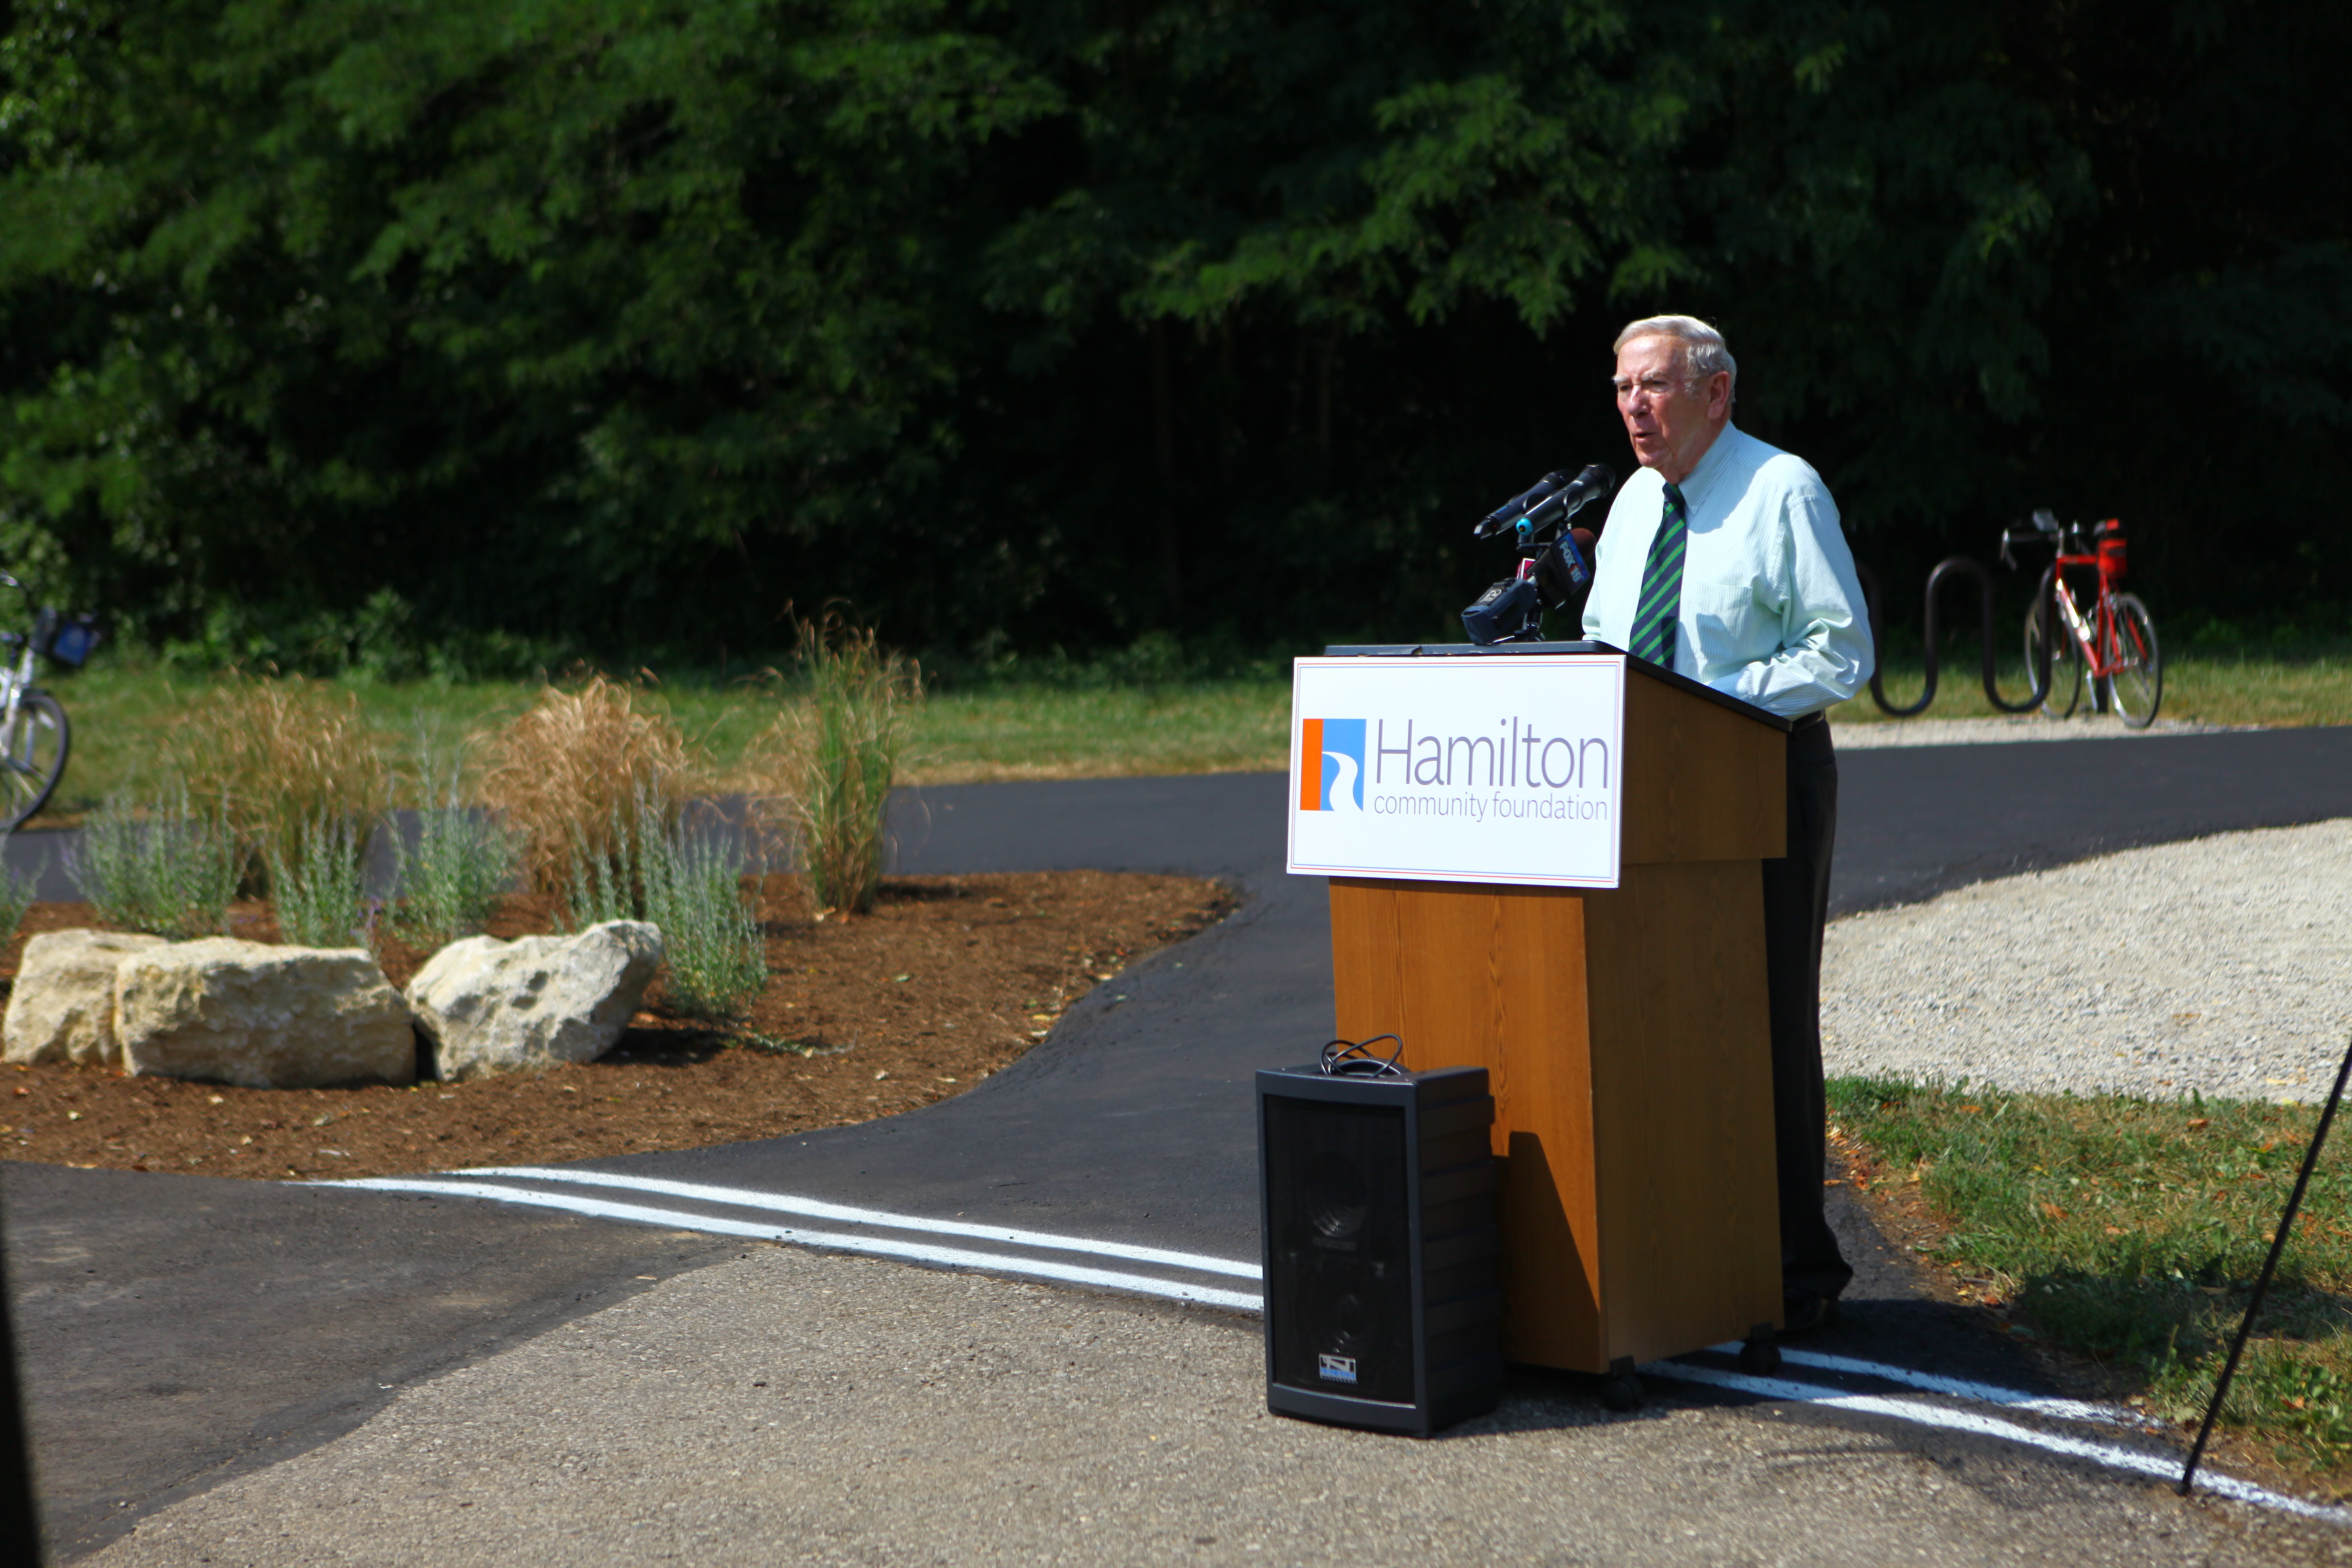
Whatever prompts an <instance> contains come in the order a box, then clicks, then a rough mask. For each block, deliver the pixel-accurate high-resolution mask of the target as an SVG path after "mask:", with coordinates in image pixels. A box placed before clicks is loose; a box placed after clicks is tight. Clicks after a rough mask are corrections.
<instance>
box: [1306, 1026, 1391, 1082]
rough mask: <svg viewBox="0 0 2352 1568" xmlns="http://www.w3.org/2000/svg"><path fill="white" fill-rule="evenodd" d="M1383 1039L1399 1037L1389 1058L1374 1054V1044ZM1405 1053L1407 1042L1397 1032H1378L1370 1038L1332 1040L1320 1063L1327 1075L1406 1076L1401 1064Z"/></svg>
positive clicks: (1358, 1076) (1325, 1047)
mask: <svg viewBox="0 0 2352 1568" xmlns="http://www.w3.org/2000/svg"><path fill="white" fill-rule="evenodd" d="M1382 1040H1396V1049H1395V1050H1392V1051H1391V1052H1390V1053H1389V1054H1388V1055H1387V1056H1386V1057H1385V1058H1382V1057H1376V1056H1374V1055H1372V1052H1371V1047H1374V1046H1376V1045H1378V1044H1380V1043H1381V1041H1382ZM1402 1055H1404V1041H1402V1039H1398V1037H1396V1036H1394V1035H1374V1036H1373V1037H1371V1038H1370V1039H1369V1040H1332V1041H1329V1042H1328V1043H1327V1044H1325V1046H1324V1047H1323V1057H1322V1061H1321V1063H1320V1065H1321V1067H1322V1068H1323V1076H1324V1077H1325V1078H1402V1077H1403V1076H1404V1068H1401V1067H1399V1066H1397V1058H1399V1057H1401V1056H1402Z"/></svg>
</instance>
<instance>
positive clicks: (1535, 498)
mask: <svg viewBox="0 0 2352 1568" xmlns="http://www.w3.org/2000/svg"><path fill="white" fill-rule="evenodd" d="M1616 487H1617V475H1616V471H1615V470H1614V469H1612V468H1610V467H1609V465H1608V464H1606V463H1593V464H1590V465H1588V466H1587V467H1586V468H1585V469H1584V471H1583V472H1582V473H1580V474H1579V475H1577V476H1576V477H1575V478H1574V479H1570V478H1569V477H1568V475H1567V474H1566V473H1565V472H1557V473H1549V474H1546V475H1545V476H1544V477H1543V478H1542V479H1538V480H1537V481H1536V483H1535V485H1534V486H1533V487H1532V488H1531V489H1528V491H1527V493H1526V494H1524V495H1519V496H1514V497H1513V498H1512V499H1511V500H1507V501H1505V502H1504V503H1503V504H1502V505H1501V506H1498V507H1496V509H1495V510H1493V511H1491V512H1489V513H1487V514H1486V521H1483V522H1481V523H1479V524H1478V526H1477V527H1476V528H1475V530H1473V531H1471V535H1470V537H1472V538H1473V539H1485V538H1487V537H1488V536H1490V535H1492V534H1496V533H1500V532H1501V531H1503V530H1504V529H1506V528H1508V527H1510V526H1511V525H1512V524H1513V523H1517V525H1518V530H1519V542H1520V543H1522V544H1525V543H1526V542H1528V536H1529V535H1531V534H1533V533H1534V532H1535V531H1537V530H1538V529H1543V528H1549V527H1550V526H1551V525H1552V524H1553V523H1555V522H1563V521H1567V520H1568V519H1569V518H1571V517H1574V516H1575V515H1576V514H1577V513H1578V512H1580V511H1581V510H1584V509H1585V508H1586V507H1587V506H1589V505H1591V503H1592V502H1594V501H1596V500H1600V499H1601V497H1602V496H1605V495H1607V494H1608V493H1609V492H1610V491H1611V490H1612V489H1615V488H1616Z"/></svg>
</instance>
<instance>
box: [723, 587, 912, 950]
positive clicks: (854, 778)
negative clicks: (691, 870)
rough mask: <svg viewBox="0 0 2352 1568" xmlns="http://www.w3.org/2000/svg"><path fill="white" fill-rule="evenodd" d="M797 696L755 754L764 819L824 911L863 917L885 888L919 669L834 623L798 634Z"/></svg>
mask: <svg viewBox="0 0 2352 1568" xmlns="http://www.w3.org/2000/svg"><path fill="white" fill-rule="evenodd" d="M798 663H799V669H798V674H799V676H800V685H801V689H800V692H799V693H798V695H797V696H796V697H794V698H793V699H791V700H788V701H787V703H786V706H785V708H784V710H783V712H782V713H781V714H779V715H778V716H777V719H776V721H775V723H774V724H773V725H772V727H771V728H770V730H769V731H768V732H767V733H766V735H765V736H763V737H762V739H761V742H760V743H759V746H758V751H759V752H760V753H761V756H762V757H763V758H764V759H765V760H766V766H765V769H764V772H765V773H766V776H767V779H768V787H767V788H766V790H765V791H764V792H763V798H762V800H761V815H762V816H763V817H764V818H766V819H767V820H769V821H771V822H777V821H780V822H781V823H782V825H783V826H785V828H786V830H787V831H788V833H789V835H790V837H791V838H792V840H793V844H794V847H795V848H796V849H797V851H798V855H799V860H800V865H801V869H802V872H803V875H804V876H805V877H806V878H807V879H808V886H809V896H810V899H811V900H812V901H813V902H814V904H815V906H816V908H817V909H819V910H848V911H851V912H853V913H856V914H864V913H866V912H868V911H870V910H872V909H873V908H874V898H875V895H876V893H877V891H879V889H880V888H881V885H882V862H883V858H884V854H885V852H886V850H887V829H886V824H885V820H884V814H885V812H886V811H887V809H888V806H889V803H890V786H891V785H892V784H894V783H895V782H896V781H897V775H898V766H899V763H900V761H901V759H902V757H903V755H904V753H905V751H906V746H907V740H908V733H909V731H910V730H911V728H912V724H913V721H914V716H915V713H916V710H917V709H918V707H919V704H920V703H921V701H922V699H923V681H922V671H921V668H919V666H918V665H917V664H916V663H915V661H914V660H912V659H910V658H905V657H904V656H902V655H900V654H897V653H888V652H885V651H884V650H883V649H882V648H881V647H880V646H879V645H878V644H877V642H876V640H875V636H874V633H873V631H872V629H871V628H859V627H853V626H848V625H846V624H845V623H844V622H843V621H841V620H840V619H839V618H838V617H837V616H826V617H825V618H824V620H823V621H822V622H818V621H803V622H802V623H801V624H800V656H799V661H798Z"/></svg>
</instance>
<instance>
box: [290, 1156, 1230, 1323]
mask: <svg viewBox="0 0 2352 1568" xmlns="http://www.w3.org/2000/svg"><path fill="white" fill-rule="evenodd" d="M315 1185H318V1186H335V1187H344V1188H351V1187H360V1188H364V1189H367V1190H368V1191H371V1192H380V1193H424V1194H438V1195H440V1196H443V1197H464V1198H488V1199H491V1200H492V1201H494V1202H497V1203H506V1204H521V1205H525V1206H527V1207H530V1208H545V1209H562V1210H564V1211H565V1212H566V1213H570V1214H584V1215H593V1216H594V1217H595V1218H598V1219H617V1220H628V1221H631V1222H633V1223H635V1224H638V1225H658V1226H667V1227H668V1228H670V1229H673V1230H691V1231H701V1232H704V1233H706V1234H709V1235H713V1236H745V1237H757V1238H759V1239H761V1240H762V1241H783V1242H790V1243H792V1244H793V1245H794V1246H796V1247H818V1248H822V1249H824V1250H825V1251H829V1252H857V1253H866V1254H870V1255H872V1256H874V1257H877V1258H908V1259H910V1260H912V1261H914V1262H918V1263H935V1264H940V1265H943V1266H945V1267H947V1268H980V1269H985V1270H987V1271H988V1272H990V1273H992V1274H1020V1275H1029V1276H1032V1277H1034V1278H1036V1279H1059V1280H1063V1281H1065V1282H1066V1283H1069V1284H1073V1285H1094V1286H1098V1287H1100V1288H1102V1289H1107V1290H1125V1291H1130V1292H1133V1293H1136V1294H1139V1295H1145V1296H1165V1297H1168V1298H1170V1299H1171V1300H1178V1301H1198V1302H1201V1303H1202V1304H1203V1305H1205V1306H1212V1307H1226V1308H1231V1309H1233V1310H1237V1311H1244V1312H1255V1311H1257V1310H1259V1301H1258V1299H1257V1298H1256V1297H1255V1296H1252V1295H1248V1294H1245V1293H1244V1292H1242V1291H1239V1290H1213V1289H1209V1288H1208V1287H1206V1286H1203V1285H1189V1284H1186V1283H1184V1282H1183V1281H1181V1280H1176V1279H1153V1278H1151V1277H1150V1275H1145V1274H1118V1273H1113V1272H1112V1271H1111V1270H1109V1269H1107V1268H1079V1267H1077V1266H1076V1265H1075V1264H1069V1263H1047V1262H1044V1261H1041V1260H1038V1259H1034V1258H1013V1257H1009V1256H1007V1255H1005V1254H1003V1253H994V1252H967V1251H965V1250H963V1249H962V1248H961V1247H926V1246H923V1245H922V1244H921V1243H919V1242H911V1241H895V1240H889V1239H887V1238H885V1237H876V1236H850V1235H845V1234H844V1233H842V1232H839V1231H831V1230H795V1229H793V1228H792V1227H791V1226H774V1225H757V1224H753V1223H751V1222H750V1221H747V1220H734V1219H719V1218H714V1217H713V1216H711V1215H699V1214H688V1213H687V1212H686V1211H684V1210H683V1209H656V1208H645V1207H642V1206H640V1205H636V1204H615V1203H607V1202H605V1201H604V1199H602V1198H583V1197H574V1196H572V1194H569V1193H542V1192H537V1191H534V1190H532V1189H531V1188H529V1187H502V1186H497V1185H494V1184H490V1183H488V1182H434V1181H425V1180H422V1179H418V1178H415V1177H407V1176H371V1177H368V1178H366V1179H364V1180H361V1181H353V1182H320V1183H316V1184H315Z"/></svg>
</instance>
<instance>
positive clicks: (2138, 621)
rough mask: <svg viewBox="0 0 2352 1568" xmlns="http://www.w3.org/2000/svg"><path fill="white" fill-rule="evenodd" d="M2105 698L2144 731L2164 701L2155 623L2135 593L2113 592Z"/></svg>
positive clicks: (2162, 672) (2129, 721)
mask: <svg viewBox="0 0 2352 1568" xmlns="http://www.w3.org/2000/svg"><path fill="white" fill-rule="evenodd" d="M2107 663H2108V664H2109V665H2110V666H2112V667H2113V668H2114V671H2115V673H2114V674H2112V675H2110V676H2108V677H2107V700H2108V702H2109V703H2110V704H2111V705H2112V706H2113V707H2114V709H2115V710H2116V712H2117V713H2119V714H2121V715H2122V716H2123V721H2124V722H2125V723H2126V725H2128V726H2130V727H2131V728H2132V729H2135V730H2145V729H2147V727H2148V725H2149V723H2151V722H2152V721H2154V720H2155V718H2156V705H2157V704H2158V702H2161V701H2162V700H2164V656H2163V655H2162V654H2161V653H2160V652H2158V649H2157V646H2156V622H2155V620H2154V618H2153V617H2151V616H2149V615H2148V613H2147V605H2143V604H2141V603H2140V602H2139V599H2138V597H2137V595H2131V594H2117V595H2116V617H2115V630H2114V631H2113V632H2112V633H2111V634H2110V642H2109V646H2108V648H2107Z"/></svg>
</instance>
